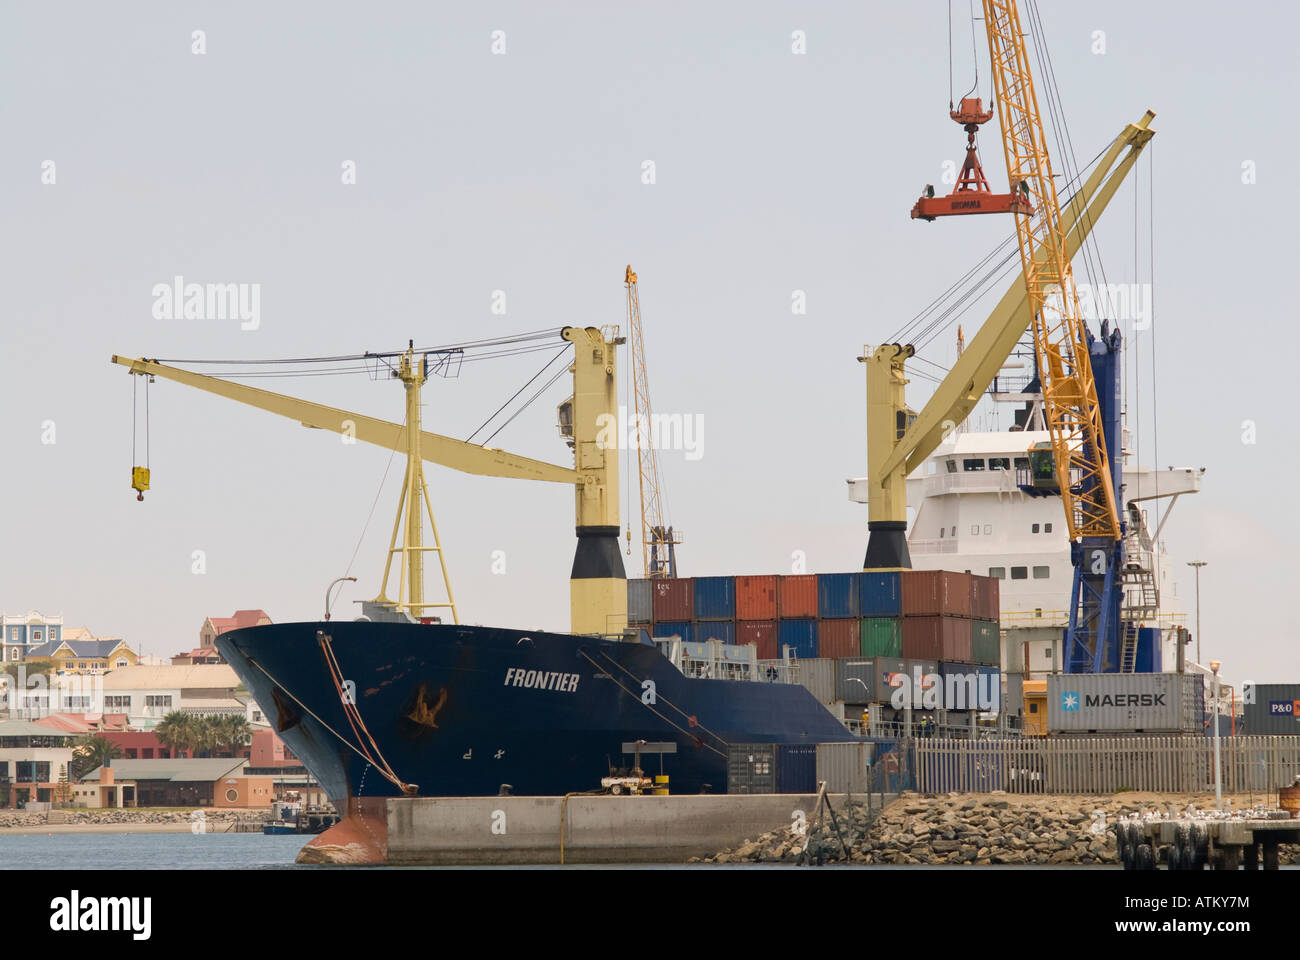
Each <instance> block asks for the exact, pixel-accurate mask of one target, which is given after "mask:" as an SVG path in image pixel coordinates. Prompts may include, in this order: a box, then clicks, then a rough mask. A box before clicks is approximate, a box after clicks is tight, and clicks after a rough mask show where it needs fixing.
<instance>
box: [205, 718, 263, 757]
mask: <svg viewBox="0 0 1300 960" xmlns="http://www.w3.org/2000/svg"><path fill="white" fill-rule="evenodd" d="M214 719H215V720H216V723H215V724H214V726H215V727H216V729H217V742H218V743H219V744H220V745H221V748H222V749H223V750H225V751H227V752H228V753H229V754H230V755H231V756H232V757H233V756H235V754H236V753H238V752H239V749H240V747H243V746H244V745H245V744H246V743H248V741H249V739H250V738H251V737H252V735H253V730H252V728H251V727H249V725H248V718H247V717H246V716H244V715H243V714H242V713H226V714H222V715H221V716H219V717H215V718H214Z"/></svg>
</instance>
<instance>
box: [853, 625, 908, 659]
mask: <svg viewBox="0 0 1300 960" xmlns="http://www.w3.org/2000/svg"><path fill="white" fill-rule="evenodd" d="M859 640H860V642H859V645H858V655H859V656H862V657H901V656H902V655H903V627H902V621H901V620H899V619H897V618H896V617H869V618H866V619H864V620H863V621H862V623H861V627H860V629H859Z"/></svg>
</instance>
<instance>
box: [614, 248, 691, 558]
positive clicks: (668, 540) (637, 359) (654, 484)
mask: <svg viewBox="0 0 1300 960" xmlns="http://www.w3.org/2000/svg"><path fill="white" fill-rule="evenodd" d="M623 285H624V286H625V287H627V322H628V338H629V340H630V342H631V344H630V345H631V353H632V392H633V394H634V395H635V398H636V406H635V409H634V410H633V421H634V422H635V424H636V462H637V475H638V477H639V480H640V492H641V559H642V562H643V563H644V567H645V576H646V577H647V578H648V579H651V580H663V579H674V578H676V576H677V550H676V548H677V545H678V544H680V543H681V542H682V541H681V535H680V534H679V533H677V532H676V531H674V530H673V528H672V527H671V526H669V525H668V523H667V522H666V520H665V519H664V514H665V513H666V512H667V511H666V509H665V507H664V499H663V495H662V493H661V492H660V489H661V480H660V474H659V451H658V449H657V448H656V447H655V444H654V437H653V431H652V425H653V422H654V421H653V419H652V416H651V411H650V387H649V382H648V379H647V377H646V363H645V339H644V337H642V335H641V297H640V295H639V294H638V292H637V286H636V274H635V273H633V272H632V266H631V264H628V267H627V272H626V273H624V274H623ZM627 536H628V542H629V544H630V543H631V540H632V529H631V527H629V528H628V531H627Z"/></svg>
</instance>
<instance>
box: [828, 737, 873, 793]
mask: <svg viewBox="0 0 1300 960" xmlns="http://www.w3.org/2000/svg"><path fill="white" fill-rule="evenodd" d="M875 754H876V745H875V744H874V743H871V742H870V741H861V740H859V741H856V742H852V743H819V744H817V781H818V782H819V783H820V782H821V781H823V780H824V781H826V792H827V793H856V794H864V793H867V792H868V791H869V790H870V789H871V761H872V760H873V759H874V758H875Z"/></svg>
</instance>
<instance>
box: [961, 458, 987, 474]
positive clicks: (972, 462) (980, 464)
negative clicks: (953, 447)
mask: <svg viewBox="0 0 1300 960" xmlns="http://www.w3.org/2000/svg"><path fill="white" fill-rule="evenodd" d="M961 468H962V469H963V470H968V471H969V470H983V469H984V459H983V458H982V457H976V458H974V459H967V460H963V461H962V462H961Z"/></svg>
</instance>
